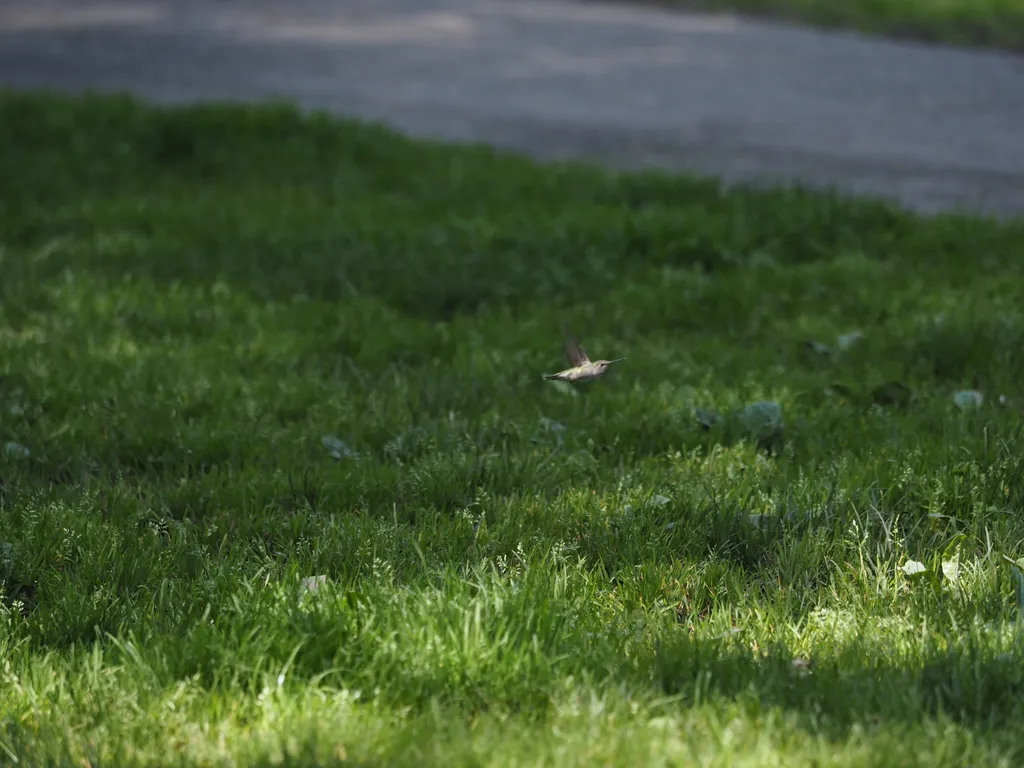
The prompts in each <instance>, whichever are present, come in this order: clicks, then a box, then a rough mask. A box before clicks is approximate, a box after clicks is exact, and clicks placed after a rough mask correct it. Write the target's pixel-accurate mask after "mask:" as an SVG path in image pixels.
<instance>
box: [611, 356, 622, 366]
mask: <svg viewBox="0 0 1024 768" xmlns="http://www.w3.org/2000/svg"><path fill="white" fill-rule="evenodd" d="M625 359H626V358H624V357H617V358H615V359H614V360H609V361H608V365H611V364H612V363H621V362H622V361H623V360H625Z"/></svg>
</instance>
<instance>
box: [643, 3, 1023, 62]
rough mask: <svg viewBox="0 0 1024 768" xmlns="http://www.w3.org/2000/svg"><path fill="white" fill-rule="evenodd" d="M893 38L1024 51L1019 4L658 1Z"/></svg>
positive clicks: (1021, 11)
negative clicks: (850, 29)
mask: <svg viewBox="0 0 1024 768" xmlns="http://www.w3.org/2000/svg"><path fill="white" fill-rule="evenodd" d="M660 2H664V3H667V4H672V5H680V6H683V7H690V8H698V9H702V10H714V11H738V12H740V13H748V14H754V15H759V16H767V17H772V18H781V19H786V20H792V21H803V22H809V23H811V24H817V25H821V26H826V27H846V28H852V29H856V30H860V31H862V32H869V33H881V34H887V35H892V36H895V37H908V38H914V39H920V40H928V41H938V42H945V43H952V44H955V45H969V46H986V47H994V48H1003V49H1007V50H1013V51H1019V52H1024V2H1022V0H660Z"/></svg>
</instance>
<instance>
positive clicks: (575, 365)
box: [544, 328, 626, 384]
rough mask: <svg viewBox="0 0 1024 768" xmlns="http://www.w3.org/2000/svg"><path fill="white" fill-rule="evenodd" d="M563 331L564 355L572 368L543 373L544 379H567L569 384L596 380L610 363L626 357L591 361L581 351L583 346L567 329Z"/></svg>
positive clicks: (602, 374)
mask: <svg viewBox="0 0 1024 768" xmlns="http://www.w3.org/2000/svg"><path fill="white" fill-rule="evenodd" d="M563 333H564V335H565V356H566V357H567V358H569V363H570V365H572V368H567V369H566V370H564V371H559V372H558V373H549V374H545V376H544V378H545V379H546V380H550V379H555V380H557V381H567V382H569V383H570V384H581V383H583V382H585V381H596V380H597V379H600V378H601V377H602V376H604V374H605V372H606V371H607V370H608V368H609V366H610V365H611V364H612V363H617V362H619V361H621V360H625V359H626V358H624V357H617V358H616V359H614V360H595V361H593V362H591V360H590V358H589V357H587V353H586V352H584V351H583V347H581V346H580V344H579V342H578V341H576V339H575V338H574V337H573V335H572V333H571V332H570V331H569V329H568V328H563Z"/></svg>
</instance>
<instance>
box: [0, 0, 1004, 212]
mask: <svg viewBox="0 0 1024 768" xmlns="http://www.w3.org/2000/svg"><path fill="white" fill-rule="evenodd" d="M0 86H8V87H15V88H38V87H49V88H56V89H60V90H66V91H73V92H74V91H82V90H103V91H130V92H133V93H135V94H138V95H141V96H144V97H147V98H150V99H153V100H156V101H161V102H172V103H173V102H183V101H198V100H225V99H227V100H259V99H265V98H282V97H286V98H291V99H294V100H295V101H297V102H298V103H300V104H302V105H304V106H307V107H316V108H328V109H330V110H332V111H336V112H338V113H341V114H344V115H349V116H358V117H362V118H368V119H372V120H379V121H383V122H386V123H388V124H390V125H392V126H393V127H397V128H399V129H401V130H404V131H405V132H408V133H411V134H413V135H421V136H430V137H435V138H443V139H452V140H459V141H480V142H486V143H490V144H494V145H497V146H501V147H505V148H510V149H514V150H519V151H525V152H527V153H529V154H531V155H533V156H535V157H537V158H540V159H568V158H572V159H586V160H597V161H600V162H603V163H606V164H609V165H612V166H614V167H620V168H621V167H637V166H661V167H667V168H673V169H688V170H693V171H697V172H700V173H705V174H711V175H715V176H719V177H721V178H724V179H726V180H727V181H754V182H768V183H788V182H790V181H799V182H802V183H804V184H808V185H814V186H829V187H838V188H840V189H842V190H845V191H848V192H852V193H856V194H867V195H874V196H884V197H891V198H895V199H898V200H900V201H902V202H903V203H904V204H906V205H908V206H910V207H913V208H915V209H918V210H921V211H925V212H935V211H943V210H950V209H970V210H976V211H977V210H980V211H984V212H990V213H995V214H1022V213H1024V56H1019V55H1013V54H1008V53H996V52H980V51H965V50H956V49H951V48H941V47H929V46H925V45H922V44H915V43H906V42H891V41H884V40H874V39H868V38H863V37H860V36H858V35H854V34H848V33H830V32H820V31H812V30H805V29H799V28H796V27H788V26H783V25H776V24H769V23H763V22H757V21H750V20H744V19H739V18H735V17H731V16H727V15H706V14H693V13H682V12H676V11H671V10H666V9H661V8H656V7H646V6H638V5H631V4H628V3H624V4H605V3H600V2H572V1H571V0H335V1H334V2H331V1H330V0H290V1H289V2H288V3H282V2H274V1H272V0H123V1H122V2H116V1H114V0H110V1H108V2H100V1H99V0H3V1H2V2H0Z"/></svg>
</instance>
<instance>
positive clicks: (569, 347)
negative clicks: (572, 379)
mask: <svg viewBox="0 0 1024 768" xmlns="http://www.w3.org/2000/svg"><path fill="white" fill-rule="evenodd" d="M562 332H563V334H564V335H565V356H566V357H567V358H569V363H570V364H571V365H572V367H573V368H578V367H579V366H581V365H584V364H586V363H589V362H590V358H589V357H587V353H586V352H584V351H583V347H581V346H580V343H579V342H578V341H576V337H575V336H573V335H572V331H570V330H569V327H568V326H563V327H562Z"/></svg>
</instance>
